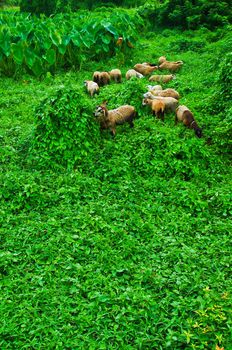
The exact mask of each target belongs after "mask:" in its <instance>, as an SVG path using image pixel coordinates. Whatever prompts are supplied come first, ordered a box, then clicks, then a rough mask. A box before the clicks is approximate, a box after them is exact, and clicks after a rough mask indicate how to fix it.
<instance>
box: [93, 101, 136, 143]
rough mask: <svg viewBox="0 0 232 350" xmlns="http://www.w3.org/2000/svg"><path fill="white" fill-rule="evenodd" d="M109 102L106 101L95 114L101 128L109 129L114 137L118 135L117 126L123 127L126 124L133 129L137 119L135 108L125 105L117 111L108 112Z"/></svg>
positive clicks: (98, 107)
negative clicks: (134, 121)
mask: <svg viewBox="0 0 232 350" xmlns="http://www.w3.org/2000/svg"><path fill="white" fill-rule="evenodd" d="M106 105H107V101H104V102H103V103H102V104H101V105H100V106H97V107H96V109H95V112H94V116H95V117H96V118H97V119H98V121H99V123H100V128H101V130H102V129H109V130H110V131H111V133H112V135H113V136H115V134H116V125H121V124H124V123H126V122H128V123H129V124H130V127H131V128H133V126H134V123H133V120H134V119H135V117H136V111H135V108H134V107H133V106H130V105H124V106H120V107H118V108H116V109H111V110H108V109H107V107H106Z"/></svg>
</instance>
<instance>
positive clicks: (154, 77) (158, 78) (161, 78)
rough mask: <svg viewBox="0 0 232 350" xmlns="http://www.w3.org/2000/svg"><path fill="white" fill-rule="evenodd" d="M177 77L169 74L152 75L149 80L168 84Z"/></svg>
mask: <svg viewBox="0 0 232 350" xmlns="http://www.w3.org/2000/svg"><path fill="white" fill-rule="evenodd" d="M175 78H176V77H175V75H173V74H167V75H152V76H151V77H150V78H149V81H158V82H161V83H168V82H169V81H171V80H173V79H175Z"/></svg>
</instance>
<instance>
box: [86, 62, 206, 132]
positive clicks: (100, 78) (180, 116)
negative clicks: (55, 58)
mask: <svg viewBox="0 0 232 350" xmlns="http://www.w3.org/2000/svg"><path fill="white" fill-rule="evenodd" d="M182 65H183V62H182V61H177V62H169V61H167V60H166V57H164V56H162V57H160V58H159V65H158V66H157V65H155V64H151V63H147V62H144V63H141V64H136V65H135V66H134V69H130V70H128V71H127V72H126V79H130V78H131V77H136V78H143V77H144V76H146V75H150V74H151V73H152V72H154V71H155V70H158V69H159V70H168V71H169V72H170V73H173V72H176V71H178V70H179V69H180V68H181V67H182ZM172 79H175V76H174V75H173V74H169V75H152V76H150V78H149V81H152V82H153V81H155V82H160V83H167V82H169V81H171V80H172ZM110 80H113V81H115V82H117V83H120V82H121V81H122V74H121V71H120V70H119V69H113V70H111V71H110V72H94V74H93V80H85V82H84V83H85V86H86V88H87V91H88V92H89V94H90V95H91V97H93V95H94V94H95V93H98V92H99V87H101V86H104V85H106V84H109V82H110ZM143 97H144V98H143V101H142V104H143V105H144V106H145V105H149V106H150V108H151V110H152V113H153V115H155V116H156V117H157V118H159V119H161V120H162V121H163V120H164V114H165V113H168V112H175V123H177V122H178V121H181V122H182V123H183V124H184V125H185V126H187V127H188V128H190V129H194V131H195V134H196V136H197V137H201V136H202V129H201V128H199V126H198V124H197V122H196V120H195V119H194V116H193V114H192V112H191V111H190V110H189V109H188V107H186V106H184V105H180V106H178V104H179V98H180V95H179V93H178V92H177V91H175V90H174V89H170V88H168V89H165V90H163V89H162V86H161V85H154V86H152V85H148V91H147V92H146V93H145V94H144V95H143ZM94 115H95V117H96V118H97V119H98V122H99V124H100V128H101V129H109V130H110V131H111V133H112V135H113V136H115V134H116V125H120V124H124V123H126V122H128V123H129V124H130V127H133V126H134V123H133V120H134V119H135V117H136V111H135V108H134V107H133V106H130V105H124V106H120V107H118V108H116V109H112V110H108V109H107V101H104V102H103V103H102V104H101V105H100V106H97V107H96V109H95V112H94Z"/></svg>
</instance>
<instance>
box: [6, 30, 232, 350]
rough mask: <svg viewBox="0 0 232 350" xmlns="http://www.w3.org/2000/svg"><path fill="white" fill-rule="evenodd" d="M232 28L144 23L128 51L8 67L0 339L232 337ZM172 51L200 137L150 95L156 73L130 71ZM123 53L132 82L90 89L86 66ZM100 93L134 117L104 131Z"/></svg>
mask: <svg viewBox="0 0 232 350" xmlns="http://www.w3.org/2000/svg"><path fill="white" fill-rule="evenodd" d="M227 33H228V29H227V30H225V32H223V31H221V30H218V31H217V32H216V31H215V32H210V31H208V30H205V29H201V30H199V31H195V32H192V31H188V32H184V33H181V32H179V31H178V30H164V31H162V32H161V31H160V32H159V31H156V32H147V33H146V34H144V36H142V35H141V37H140V39H139V40H138V41H137V42H136V46H135V48H134V49H133V50H132V51H130V54H129V55H127V54H125V53H123V52H121V51H119V52H117V53H116V54H115V55H114V56H113V57H111V58H108V59H107V60H100V61H99V62H96V61H91V62H88V64H86V65H85V66H82V67H80V69H78V70H76V69H75V68H73V69H72V70H69V71H60V72H57V74H55V75H53V74H45V75H44V76H43V77H41V79H37V78H35V77H34V76H33V75H29V74H28V72H27V73H26V72H20V75H16V77H15V78H14V79H13V78H10V77H4V78H2V79H1V80H0V90H1V95H0V107H1V108H0V119H1V124H0V147H1V148H0V149H1V158H0V161H1V166H0V183H1V188H0V201H1V205H0V237H1V251H0V274H1V285H0V289H1V293H0V318H1V325H0V348H1V349H78V350H79V349H83V350H85V349H107V350H108V349H142V350H143V349H160V350H161V349H171V350H175V349H176V350H177V349H178V350H179V349H210V350H212V349H213V350H216V349H217V350H219V349H223V348H224V349H225V350H228V349H230V348H231V347H232V341H231V339H232V337H231V220H230V218H231V169H230V165H231V159H230V154H229V146H230V145H229V141H230V135H231V128H230V126H231V125H230V116H231V114H230V113H231V112H230V111H231V109H230V105H229V104H228V102H227V99H226V100H225V101H224V100H223V95H225V94H230V90H229V84H230V81H229V75H227V74H226V72H227V70H228V71H229V69H230V60H229V57H230V56H229V55H230V54H229V50H230V49H229V47H230V45H229V44H228V43H229V40H230V39H229V36H228V34H227ZM173 48H174V49H173ZM225 53H227V54H225ZM163 54H164V55H166V56H167V57H168V58H171V59H173V60H177V59H182V60H183V61H184V66H183V69H182V70H181V71H180V72H179V73H178V74H177V79H176V80H174V81H172V82H170V83H169V84H168V85H167V86H168V87H173V88H175V89H177V90H178V91H179V92H180V94H181V103H182V104H186V105H187V106H188V107H189V108H190V109H191V110H192V111H193V112H194V115H195V116H196V119H197V121H198V123H199V125H200V126H203V127H204V128H203V135H204V137H203V138H202V139H197V138H196V137H195V135H194V133H193V130H188V129H187V128H184V126H183V125H181V124H179V125H177V126H175V125H174V115H167V116H166V117H165V121H164V123H162V122H161V121H160V120H157V119H155V118H154V117H153V116H152V115H151V114H150V111H149V109H147V108H145V107H142V105H141V99H142V97H141V95H142V93H143V91H146V85H147V84H148V79H147V78H146V79H141V80H130V81H126V80H125V78H124V77H125V72H126V71H127V69H129V68H131V67H133V65H134V64H135V63H138V62H144V61H152V62H156V61H157V58H158V57H159V56H161V55H163ZM215 56H217V57H215ZM205 62H207V64H205ZM114 67H120V68H121V70H122V71H123V75H124V76H123V82H122V84H115V83H111V84H110V85H108V86H105V87H104V88H101V89H100V93H99V95H98V96H95V97H94V98H93V99H91V98H90V97H89V96H88V94H87V92H86V91H85V88H84V85H83V81H84V80H85V79H91V77H92V72H93V71H94V70H103V69H104V70H110V69H111V68H114ZM69 97H70V101H69ZM105 99H108V104H109V108H115V107H117V106H118V105H120V104H125V103H131V104H133V105H134V106H135V107H136V109H137V111H138V118H137V119H136V120H135V127H134V129H130V128H129V126H128V125H122V126H119V127H118V128H117V135H116V137H115V139H112V137H111V136H110V134H109V132H108V131H107V130H105V131H104V132H103V133H102V134H100V133H99V130H98V127H97V124H95V120H94V118H93V116H92V113H91V112H92V111H93V110H94V108H95V106H96V105H98V104H99V103H101V102H102V101H103V100H105ZM218 103H220V104H219V106H220V108H219V107H218ZM80 110H81V111H82V117H83V119H81V120H82V121H83V124H82V123H81V120H79V119H78V118H76V119H75V118H74V115H75V113H77V114H78V115H80V113H81V112H80ZM55 116H57V119H60V116H62V117H64V120H59V122H62V125H63V126H62V129H61V128H60V129H59V128H57V127H56V126H57V125H56V122H57V119H55V120H54V118H55ZM52 121H54V123H53V122H52ZM88 122H89V123H88ZM88 125H90V128H88ZM91 131H92V134H91ZM74 134H75V136H76V139H75V140H74V141H73V143H71V142H70V137H73V138H74ZM85 138H86V139H85ZM67 140H68V141H67ZM85 142H87V143H86V144H85ZM65 145H67V148H66V147H65ZM75 149H76V152H75ZM66 151H67V154H69V156H67V159H69V158H70V161H69V162H64V161H63V159H62V158H63V156H64V157H65V155H66ZM69 152H71V153H69ZM75 156H76V157H77V158H76V159H75Z"/></svg>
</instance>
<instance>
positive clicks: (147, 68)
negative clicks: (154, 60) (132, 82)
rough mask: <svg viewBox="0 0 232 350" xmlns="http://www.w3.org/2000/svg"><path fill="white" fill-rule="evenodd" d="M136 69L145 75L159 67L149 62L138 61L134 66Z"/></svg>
mask: <svg viewBox="0 0 232 350" xmlns="http://www.w3.org/2000/svg"><path fill="white" fill-rule="evenodd" d="M134 69H135V70H136V71H137V72H139V73H140V74H143V75H149V74H151V73H152V72H154V71H155V70H157V69H158V67H157V66H150V65H149V64H148V63H146V62H144V63H138V64H136V65H135V66H134Z"/></svg>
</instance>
